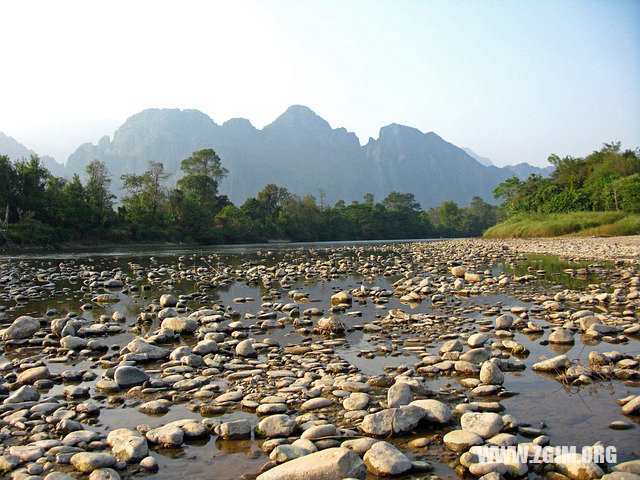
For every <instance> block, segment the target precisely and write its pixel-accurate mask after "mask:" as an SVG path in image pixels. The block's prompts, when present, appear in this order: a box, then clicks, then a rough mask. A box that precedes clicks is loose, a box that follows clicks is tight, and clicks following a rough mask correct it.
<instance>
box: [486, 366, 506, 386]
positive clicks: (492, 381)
mask: <svg viewBox="0 0 640 480" xmlns="http://www.w3.org/2000/svg"><path fill="white" fill-rule="evenodd" d="M480 381H481V382H482V383H484V384H487V385H502V384H503V383H504V373H502V371H501V370H500V368H498V366H497V365H496V364H494V363H493V362H491V361H487V362H484V363H483V364H482V367H481V368H480Z"/></svg>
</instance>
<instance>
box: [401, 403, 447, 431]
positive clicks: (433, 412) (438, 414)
mask: <svg viewBox="0 0 640 480" xmlns="http://www.w3.org/2000/svg"><path fill="white" fill-rule="evenodd" d="M409 405H411V406H414V407H418V408H421V409H422V410H424V412H425V415H424V419H425V420H427V421H428V422H432V423H437V424H440V425H446V424H448V423H449V421H451V408H449V406H448V405H445V404H444V403H442V402H440V401H438V400H431V399H424V400H414V401H413V402H411V403H410V404H409Z"/></svg>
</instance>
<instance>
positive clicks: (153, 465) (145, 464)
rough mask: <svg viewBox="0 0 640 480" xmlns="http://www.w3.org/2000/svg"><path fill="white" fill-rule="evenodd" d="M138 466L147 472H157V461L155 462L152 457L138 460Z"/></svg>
mask: <svg viewBox="0 0 640 480" xmlns="http://www.w3.org/2000/svg"><path fill="white" fill-rule="evenodd" d="M140 466H141V467H142V468H145V469H147V470H157V469H158V460H156V459H155V458H154V457H152V456H148V457H144V458H143V459H142V460H140Z"/></svg>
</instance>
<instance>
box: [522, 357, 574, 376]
mask: <svg viewBox="0 0 640 480" xmlns="http://www.w3.org/2000/svg"><path fill="white" fill-rule="evenodd" d="M568 363H569V361H568V360H567V356H566V355H558V356H557V357H553V358H550V359H548V360H543V361H541V362H538V363H534V364H533V365H532V366H531V368H533V369H534V370H538V371H541V372H553V371H556V370H564V369H565V368H567V365H568Z"/></svg>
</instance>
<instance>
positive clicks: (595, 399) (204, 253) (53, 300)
mask: <svg viewBox="0 0 640 480" xmlns="http://www.w3.org/2000/svg"><path fill="white" fill-rule="evenodd" d="M354 244H355V245H358V246H362V245H367V243H364V242H357V243H354V242H342V243H330V244H314V245H309V244H305V245H297V244H286V245H283V244H279V245H245V246H232V247H215V248H202V249H197V248H189V249H187V250H183V249H181V248H180V247H171V248H162V249H158V248H155V249H145V248H140V249H138V248H133V249H116V250H112V251H103V252H100V251H89V252H76V253H63V254H56V255H51V254H30V255H21V256H13V257H4V258H3V259H2V263H7V262H9V263H11V264H13V265H16V264H20V265H21V266H22V267H23V268H31V267H34V268H42V267H55V266H57V265H58V264H60V263H61V262H63V263H65V264H67V265H73V266H78V265H81V264H84V265H90V266H91V268H92V269H94V270H96V271H98V272H99V271H102V270H112V269H114V268H120V269H122V270H124V271H125V272H126V273H130V272H131V264H139V265H142V266H143V267H147V266H154V267H160V266H162V265H163V264H164V265H171V264H176V263H177V262H178V258H177V257H178V256H181V255H184V256H186V257H187V259H186V260H185V261H184V263H186V264H187V265H205V264H206V265H210V266H212V267H215V268H224V267H233V266H237V265H240V264H244V263H245V262H257V261H259V262H260V263H261V264H265V265H267V266H271V265H275V264H276V263H277V262H279V261H282V260H287V261H296V262H299V261H301V260H302V259H315V258H325V257H326V254H327V253H326V251H325V250H324V248H325V247H331V248H336V247H344V249H345V250H344V254H345V255H349V251H348V247H349V246H350V245H354ZM380 244H381V242H376V243H374V245H380ZM378 254H379V252H376V255H378ZM212 255H213V257H212ZM535 263H536V260H533V263H532V264H535ZM548 265H549V264H547V266H546V268H545V269H546V270H547V274H548V275H547V276H546V277H545V280H546V282H547V283H548V285H547V286H546V287H545V288H548V289H553V288H554V285H556V284H563V285H571V288H577V287H580V286H583V284H582V283H570V284H569V283H565V282H564V281H567V280H569V279H567V278H563V277H564V276H565V274H563V273H562V271H561V270H559V267H558V268H555V267H554V268H550V267H549V266H548ZM527 266H530V265H520V266H518V267H514V268H515V269H516V270H515V271H516V273H517V274H524V273H520V272H521V270H517V269H522V268H524V269H525V270H526V267H527ZM560 266H562V264H560ZM502 268H504V269H505V271H507V270H508V269H509V267H507V266H505V267H502ZM525 273H526V272H525ZM394 280H395V279H394V278H384V277H381V276H378V277H375V282H374V283H368V282H367V280H366V279H365V278H363V277H361V276H359V275H348V276H342V277H340V278H338V279H333V280H331V281H326V282H325V281H317V280H312V281H301V282H300V283H297V284H294V285H291V289H296V290H300V291H304V292H307V293H308V294H309V295H308V297H309V300H310V301H309V302H306V303H304V304H303V305H301V309H302V308H309V307H311V306H313V307H317V308H320V309H323V310H325V311H326V310H327V309H328V308H329V306H330V297H331V295H332V294H333V293H334V291H335V290H345V289H353V288H356V287H358V286H360V285H361V284H363V283H364V284H365V285H369V286H372V285H374V284H375V285H377V286H380V287H383V288H391V282H393V281H394ZM594 280H596V277H589V278H588V279H587V280H585V281H587V282H588V283H591V282H593V281H594ZM143 283H145V282H140V284H141V285H142V284H143ZM81 286H82V284H81V283H76V284H73V283H71V282H68V281H62V282H56V284H55V288H54V290H53V292H52V294H51V296H50V297H49V298H43V299H39V300H30V301H29V302H28V303H25V304H16V303H15V302H3V304H4V305H6V307H7V308H8V310H9V312H10V317H11V318H15V317H16V316H18V315H21V314H33V315H34V316H42V315H44V312H45V311H46V310H47V309H49V308H56V309H57V310H58V311H59V312H60V313H61V314H65V313H67V312H69V311H75V312H82V311H81V309H80V307H81V305H83V304H84V303H86V302H87V301H88V298H87V297H86V295H85V292H82V291H81V289H80V287H81ZM537 288H541V287H537ZM286 290H288V289H285V291H286ZM109 292H110V293H116V294H117V295H118V297H119V301H118V302H117V303H114V304H108V305H102V306H99V307H94V308H93V309H91V310H86V311H84V312H83V313H82V315H83V316H84V317H85V318H87V319H96V320H97V319H98V318H99V317H100V315H102V314H106V315H111V313H113V312H114V311H116V310H117V311H119V312H121V313H123V314H124V315H125V316H126V317H127V321H126V326H127V327H131V326H133V325H134V324H135V319H136V317H137V315H138V313H139V312H140V310H142V309H144V307H146V305H148V304H149V303H150V302H151V301H152V300H154V299H156V298H157V297H159V295H160V294H161V293H166V292H167V290H166V289H165V288H163V287H162V286H152V287H151V289H150V290H148V291H140V292H138V295H130V294H125V293H122V292H119V289H111V290H109ZM197 292H200V293H203V296H201V297H199V298H198V299H197V300H195V301H189V302H187V305H188V306H189V307H194V308H198V307H201V306H203V305H211V304H213V303H220V304H223V305H231V306H232V308H233V311H235V312H237V313H238V314H239V315H240V318H244V315H245V314H248V313H249V314H256V313H257V312H258V311H259V310H260V309H261V306H260V304H261V300H260V298H261V296H262V295H263V294H264V293H265V289H264V288H261V287H252V286H247V285H244V284H241V283H235V284H233V285H229V286H225V287H221V288H216V289H209V290H203V289H200V288H198V286H197V285H196V284H195V283H194V282H193V281H188V280H180V281H178V282H177V283H176V284H175V285H174V289H173V291H172V292H171V293H173V294H174V295H176V296H177V295H179V294H191V293H197ZM236 297H252V298H253V299H255V300H254V301H249V302H246V303H234V302H233V299H234V298H236ZM89 298H90V297H89ZM285 298H286V297H285V296H283V299H285ZM495 305H500V307H501V309H502V311H504V312H506V311H508V310H509V309H510V308H511V307H513V306H524V307H527V308H528V309H532V308H533V309H535V308H536V306H535V305H534V304H533V303H531V302H528V301H522V300H519V299H518V298H516V297H514V296H510V295H491V296H482V295H481V296H471V297H463V296H460V297H459V298H458V304H457V305H456V308H459V309H462V311H466V312H468V313H464V314H463V315H464V316H466V317H468V318H477V319H479V320H480V319H486V318H492V317H485V316H483V315H482V312H483V311H486V310H487V309H488V308H489V307H493V306H495ZM393 308H401V309H403V310H405V311H407V312H409V313H412V314H413V313H436V314H439V315H442V314H443V312H442V311H440V310H439V309H437V308H436V307H434V305H432V304H431V302H430V301H424V302H422V303H420V304H418V305H412V306H409V305H406V304H402V303H401V302H400V301H399V300H398V299H397V298H394V297H391V298H390V299H389V303H388V304H386V305H384V308H383V309H381V308H379V306H377V305H375V304H373V303H371V302H366V303H362V304H359V303H358V302H357V301H356V302H354V304H353V307H352V309H351V311H359V312H361V316H358V317H351V316H347V315H342V316H340V318H341V319H342V320H343V321H344V322H345V323H346V324H347V325H348V326H349V327H357V326H358V325H362V324H364V323H366V322H369V321H371V320H373V319H374V318H375V317H376V316H385V315H386V314H387V311H388V310H390V309H393ZM444 314H446V312H444ZM246 321H247V322H249V323H253V320H246ZM158 326H159V322H155V323H154V324H152V325H147V326H145V328H146V329H154V328H157V327H158ZM549 331H550V330H545V332H544V334H542V335H540V336H537V337H535V336H526V335H524V334H522V333H516V334H515V337H514V338H513V339H514V340H516V341H518V342H519V343H522V344H524V345H526V346H527V347H528V348H529V350H530V353H529V355H528V356H526V358H522V360H523V362H524V363H525V365H526V366H527V368H526V370H524V371H521V372H506V373H505V377H506V379H505V384H504V387H505V388H506V389H507V390H509V391H512V392H517V395H515V396H513V397H509V398H501V399H500V402H501V403H502V405H503V406H504V407H505V411H504V413H510V414H513V415H514V416H515V417H516V418H517V419H518V421H519V422H520V423H521V424H522V423H530V424H531V425H532V426H539V424H540V422H545V423H546V424H547V428H546V430H545V432H546V434H547V435H549V436H550V437H551V442H552V444H556V445H565V444H566V445H574V444H577V445H578V446H579V447H580V446H582V445H589V444H592V443H594V442H595V441H602V442H603V443H604V444H606V445H615V446H616V447H617V449H618V459H619V461H622V460H628V459H632V458H639V457H640V433H639V432H640V429H639V428H637V427H636V428H634V429H631V430H612V429H609V428H608V425H609V423H610V422H612V421H614V420H627V421H628V420H629V417H625V416H624V415H622V414H621V413H620V407H619V406H618V405H617V404H616V403H615V400H616V399H618V398H621V397H625V396H627V395H629V394H632V393H634V394H638V393H640V388H639V387H638V385H637V384H632V383H627V384H624V383H621V382H618V381H602V382H597V383H594V384H592V385H588V386H584V387H582V388H580V389H578V388H576V387H573V388H567V387H564V386H563V385H562V384H560V383H558V382H557V381H556V380H554V379H553V378H549V377H547V376H545V375H541V374H538V373H535V372H534V371H533V370H532V369H531V365H532V364H533V363H536V362H537V361H539V360H540V359H542V358H550V357H553V356H555V355H557V354H558V352H557V350H558V348H557V347H553V346H550V345H544V344H541V342H543V341H544V340H545V339H546V338H547V337H548V334H549ZM134 336H135V333H131V332H128V331H126V329H125V332H123V333H120V334H118V335H114V336H109V337H106V338H107V342H108V343H109V344H110V345H111V344H117V345H119V346H122V345H125V344H126V343H128V342H129V341H130V340H131V338H133V337H134ZM250 336H251V337H253V338H258V339H261V338H265V337H269V338H273V339H276V340H277V341H278V342H280V343H281V344H282V345H287V344H298V343H300V342H301V341H302V340H303V338H307V337H302V336H301V335H300V334H299V333H298V332H296V331H295V330H294V328H293V326H292V325H291V324H290V323H289V324H287V325H286V327H285V328H283V329H276V330H271V331H268V332H263V331H261V330H252V331H251V333H250ZM98 338H100V337H98ZM408 339H410V340H413V341H411V342H407V340H408ZM577 340H578V341H577V342H576V344H575V345H574V346H572V347H570V348H568V349H567V350H566V351H564V348H563V351H562V352H561V353H566V354H567V356H568V357H569V358H570V359H579V360H581V361H583V362H586V356H587V354H588V352H589V351H591V350H597V351H600V352H606V351H612V350H617V351H620V352H622V353H629V354H632V355H637V354H638V353H639V352H640V343H639V342H638V339H634V340H632V341H630V342H628V343H626V344H616V345H610V344H607V343H600V344H598V345H595V346H589V347H588V348H583V345H582V343H581V342H580V340H579V337H577ZM182 342H183V343H185V344H194V343H196V342H195V340H194V339H188V338H187V339H186V340H182ZM176 346H177V345H176ZM416 346H418V347H421V351H423V352H424V351H426V352H432V353H434V354H437V352H438V349H439V348H440V346H441V343H438V344H433V345H432V344H427V345H425V344H424V343H423V342H421V340H420V338H415V336H412V335H409V334H407V335H404V336H402V335H401V336H399V337H397V338H393V340H390V339H389V338H388V337H385V336H381V335H375V334H369V333H364V332H363V331H362V330H359V329H357V328H356V329H355V330H353V331H351V332H350V333H349V334H348V335H347V336H346V337H345V338H344V341H343V343H342V344H339V345H337V346H336V347H335V352H336V353H337V354H338V355H340V356H341V357H342V358H344V359H345V360H347V361H348V362H349V363H351V364H353V365H355V366H356V367H358V369H359V370H360V371H361V372H362V373H364V374H371V375H377V374H381V373H384V371H385V370H384V368H385V367H398V366H401V365H407V366H412V365H413V364H415V363H416V362H417V361H418V359H419V357H418V355H417V354H416V352H415V351H414V350H412V347H416ZM381 347H382V348H385V349H387V350H389V351H390V353H391V355H387V354H384V353H381V352H380V351H378V354H377V355H376V356H374V357H373V358H365V357H363V356H362V353H363V352H364V353H366V352H376V349H377V348H381ZM36 353H37V352H33V354H36ZM21 355H23V354H21ZM12 358H14V354H13V353H12V352H11V351H10V350H9V351H7V352H5V353H4V354H3V355H2V356H0V363H1V362H3V361H4V360H5V359H12ZM259 360H260V359H259ZM89 367H90V362H88V361H80V362H79V363H77V364H76V365H73V366H70V365H69V364H58V363H50V364H49V368H50V369H51V370H52V372H56V373H59V372H61V371H63V370H68V369H80V370H82V369H87V368H89ZM96 373H97V374H98V379H99V378H100V377H99V375H100V373H101V372H100V371H99V370H98V371H96ZM222 382H224V380H222ZM85 384H86V385H90V386H92V387H93V385H94V384H95V381H94V382H85ZM429 386H430V387H431V389H432V390H436V391H437V390H438V389H440V388H445V387H451V386H452V387H454V388H455V387H456V386H457V387H458V388H459V390H460V391H461V392H462V391H464V389H463V387H461V386H460V385H457V383H456V381H455V379H452V378H449V377H443V378H439V379H435V380H431V381H430V383H429ZM63 387H64V385H56V386H55V387H53V388H52V389H51V390H50V391H49V392H48V394H49V395H59V394H61V392H62V389H63ZM93 391H94V389H93V388H92V392H93ZM108 397H109V395H107V396H105V399H104V400H100V403H102V404H103V405H106V408H104V409H103V410H101V414H100V417H99V424H98V425H97V426H95V427H92V428H95V429H97V430H99V431H103V432H105V433H106V432H108V431H109V430H111V429H114V428H119V427H129V428H131V427H132V426H135V425H138V424H142V423H145V424H148V425H150V426H152V427H155V426H159V425H162V424H165V423H168V422H170V421H173V420H178V419H182V418H201V415H200V414H199V413H197V412H192V411H191V410H189V409H188V408H187V406H188V404H187V403H183V404H177V405H174V406H173V407H172V408H171V410H170V411H169V413H167V414H165V415H162V416H150V415H145V414H143V413H140V412H138V411H137V410H136V408H135V406H136V405H137V404H138V403H140V402H139V401H138V400H136V399H127V400H126V401H125V404H116V405H113V404H109V403H108V402H107V401H108ZM147 400H149V398H145V400H144V401H147ZM489 400H491V399H489ZM243 417H245V418H250V419H251V420H252V421H254V422H255V423H257V422H258V417H257V416H256V415H255V414H253V413H251V412H242V411H236V412H233V413H228V414H225V415H224V416H222V417H221V418H223V419H236V418H243ZM633 421H635V422H636V423H640V419H638V418H635V419H633ZM420 433H422V436H430V435H433V434H434V431H433V430H429V431H423V432H418V435H420ZM406 440H407V439H406V438H405V439H402V440H398V441H396V442H395V443H399V444H400V445H402V443H403V442H406ZM521 440H524V439H523V438H522V437H521ZM259 445H260V442H259V441H238V442H229V441H227V442H225V441H220V440H217V439H216V437H215V436H213V437H211V438H210V439H208V440H203V441H198V442H192V443H190V444H187V445H185V446H184V448H179V449H157V450H155V455H156V457H157V458H158V460H159V462H160V470H159V472H158V473H156V474H144V476H145V477H148V478H158V479H161V478H162V479H164V478H178V477H181V476H187V477H188V478H190V479H196V480H200V479H202V480H204V479H207V480H208V479H211V478H216V479H218V480H225V479H235V478H239V477H240V476H242V475H245V474H246V475H251V474H257V473H258V471H259V469H260V467H261V466H262V465H263V464H264V463H265V462H266V461H267V460H268V458H267V456H266V455H265V454H264V453H263V452H262V450H260V448H259ZM422 455H423V456H422V457H420V458H423V459H426V460H430V461H437V463H435V464H434V467H435V473H436V474H438V475H439V476H441V477H442V478H453V477H455V473H454V471H453V469H452V468H450V467H449V466H448V465H446V463H442V462H440V461H439V460H442V458H443V456H444V457H447V455H448V454H446V452H443V451H442V448H441V447H436V446H434V447H433V448H431V447H430V448H429V449H427V451H425V452H423V454H422ZM449 457H450V455H449ZM451 458H453V457H451ZM139 475H142V474H139ZM425 476H427V474H422V475H418V476H405V477H401V478H406V479H408V478H423V477H425ZM368 478H370V479H374V478H376V477H374V476H370V477H368Z"/></svg>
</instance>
